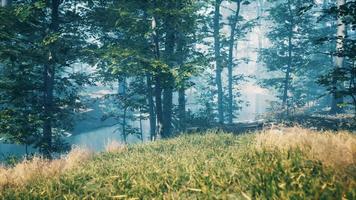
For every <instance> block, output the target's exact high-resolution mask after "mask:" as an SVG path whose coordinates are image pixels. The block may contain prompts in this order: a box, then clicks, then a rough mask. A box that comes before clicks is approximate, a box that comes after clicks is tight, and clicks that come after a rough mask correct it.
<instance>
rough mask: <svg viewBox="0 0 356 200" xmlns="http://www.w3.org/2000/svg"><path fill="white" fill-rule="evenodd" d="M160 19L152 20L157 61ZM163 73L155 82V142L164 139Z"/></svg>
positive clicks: (155, 78) (159, 56)
mask: <svg viewBox="0 0 356 200" xmlns="http://www.w3.org/2000/svg"><path fill="white" fill-rule="evenodd" d="M153 6H154V7H157V5H156V1H153ZM157 24H158V19H157V16H155V15H154V16H153V20H152V27H151V28H152V30H153V43H154V44H153V45H154V51H155V52H154V53H155V59H156V60H160V58H161V53H160V48H159V45H160V41H159V33H158V30H157ZM161 77H162V72H161V71H156V74H155V77H154V82H155V91H154V96H155V103H156V116H157V117H156V119H157V123H156V128H155V135H154V136H153V137H152V139H153V140H156V139H159V138H161V137H162V127H163V115H162V114H163V111H162V78H161Z"/></svg>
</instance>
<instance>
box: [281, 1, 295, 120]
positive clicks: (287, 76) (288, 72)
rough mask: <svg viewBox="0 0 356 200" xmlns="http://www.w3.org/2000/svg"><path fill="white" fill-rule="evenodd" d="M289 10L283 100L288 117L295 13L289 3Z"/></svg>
mask: <svg viewBox="0 0 356 200" xmlns="http://www.w3.org/2000/svg"><path fill="white" fill-rule="evenodd" d="M288 10H289V16H290V24H289V34H288V61H287V62H288V63H287V69H286V73H285V78H284V86H283V99H282V107H283V109H285V112H286V115H287V116H288V113H289V104H288V91H289V87H290V78H291V72H292V59H293V58H292V52H293V46H292V45H293V44H292V38H293V26H294V25H293V23H294V22H293V13H292V8H291V3H290V1H288Z"/></svg>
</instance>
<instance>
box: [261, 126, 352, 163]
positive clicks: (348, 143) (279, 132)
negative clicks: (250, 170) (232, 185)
mask: <svg viewBox="0 0 356 200" xmlns="http://www.w3.org/2000/svg"><path fill="white" fill-rule="evenodd" d="M256 146H257V148H258V149H279V150H288V149H296V148H298V149H300V150H301V151H302V152H303V153H305V154H306V156H307V157H308V158H310V159H314V160H319V161H321V162H322V163H323V164H325V165H327V166H331V167H336V168H339V169H340V168H341V169H342V168H346V167H348V166H355V161H356V160H355V159H356V135H354V134H353V133H350V132H345V131H344V132H330V131H326V132H320V131H313V130H310V129H303V128H300V127H293V128H283V127H276V128H272V129H269V130H265V131H262V132H261V133H260V134H257V136H256Z"/></svg>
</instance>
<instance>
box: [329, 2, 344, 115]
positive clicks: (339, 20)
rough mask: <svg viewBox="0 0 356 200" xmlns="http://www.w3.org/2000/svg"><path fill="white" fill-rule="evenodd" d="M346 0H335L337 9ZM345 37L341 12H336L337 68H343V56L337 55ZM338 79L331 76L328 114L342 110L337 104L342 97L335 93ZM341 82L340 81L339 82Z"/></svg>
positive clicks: (335, 59)
mask: <svg viewBox="0 0 356 200" xmlns="http://www.w3.org/2000/svg"><path fill="white" fill-rule="evenodd" d="M345 3H346V1H345V0H337V7H338V10H340V8H341V7H342V6H343V5H345ZM345 37H346V25H345V23H344V22H343V21H342V16H341V14H338V16H337V33H336V38H337V39H336V52H337V55H336V56H335V57H334V67H335V68H336V69H338V68H343V66H344V57H343V56H342V55H339V53H340V52H343V51H344V43H345ZM338 84H339V83H338V81H337V77H333V88H334V91H333V98H332V101H331V110H330V114H337V113H341V112H342V111H343V110H342V108H341V107H340V106H339V104H341V103H343V98H342V97H340V96H339V95H337V87H338ZM340 84H342V83H340Z"/></svg>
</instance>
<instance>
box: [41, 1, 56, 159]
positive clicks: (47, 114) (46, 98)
mask: <svg viewBox="0 0 356 200" xmlns="http://www.w3.org/2000/svg"><path fill="white" fill-rule="evenodd" d="M59 5H60V0H52V4H51V11H52V13H51V17H52V18H51V24H50V31H51V32H52V33H56V32H58V31H59ZM49 49H50V51H49V54H48V63H47V64H46V65H45V66H44V71H43V75H44V86H43V87H44V95H43V104H44V105H43V107H44V123H43V144H42V153H43V156H44V157H45V158H48V159H51V158H52V155H51V154H52V151H53V147H52V137H53V133H52V128H53V127H52V123H53V111H54V108H53V107H54V99H53V96H54V84H55V82H54V79H55V65H56V52H55V47H54V46H53V44H52V45H51V46H50V47H49Z"/></svg>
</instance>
